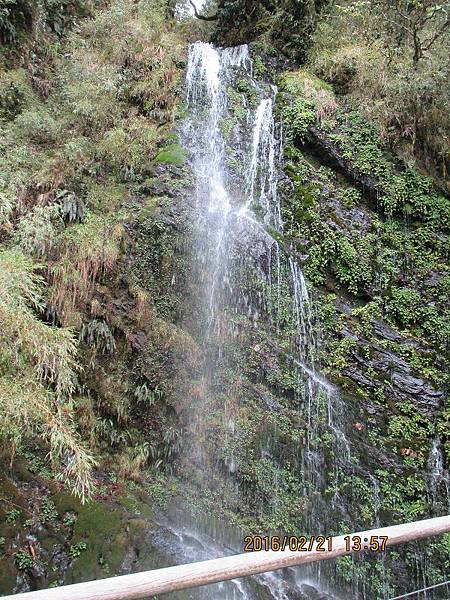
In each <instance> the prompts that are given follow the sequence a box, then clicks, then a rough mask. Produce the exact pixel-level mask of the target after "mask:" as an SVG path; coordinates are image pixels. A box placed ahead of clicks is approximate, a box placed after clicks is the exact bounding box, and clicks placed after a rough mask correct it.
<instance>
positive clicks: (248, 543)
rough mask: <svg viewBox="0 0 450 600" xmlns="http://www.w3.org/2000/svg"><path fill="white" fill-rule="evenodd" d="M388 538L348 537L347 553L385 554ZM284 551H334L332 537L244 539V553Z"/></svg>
mask: <svg viewBox="0 0 450 600" xmlns="http://www.w3.org/2000/svg"><path fill="white" fill-rule="evenodd" d="M387 541H388V536H383V535H380V536H378V535H376V536H375V535H374V536H371V537H370V538H362V537H361V536H359V535H346V536H345V537H344V543H345V551H346V552H359V551H364V550H369V551H371V552H384V550H385V548H386V543H387ZM269 550H271V551H274V552H278V551H281V552H282V551H284V550H290V551H291V552H311V551H316V552H331V551H332V550H333V537H332V536H323V535H318V536H314V535H311V536H293V535H291V536H287V535H285V536H277V535H274V536H269V535H265V536H262V535H248V536H246V537H245V538H244V552H261V551H269Z"/></svg>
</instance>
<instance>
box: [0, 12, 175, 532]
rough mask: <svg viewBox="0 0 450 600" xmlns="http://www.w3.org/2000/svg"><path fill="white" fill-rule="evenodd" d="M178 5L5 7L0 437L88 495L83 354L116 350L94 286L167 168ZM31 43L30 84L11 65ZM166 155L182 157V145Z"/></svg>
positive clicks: (0, 130) (0, 127)
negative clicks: (36, 449) (150, 180)
mask: <svg viewBox="0 0 450 600" xmlns="http://www.w3.org/2000/svg"><path fill="white" fill-rule="evenodd" d="M170 10H171V8H170V6H168V5H167V4H166V3H165V2H156V1H153V0H148V1H147V0H143V1H142V2H140V3H138V4H137V5H130V4H129V3H126V2H122V1H120V0H118V1H116V2H112V3H111V4H109V5H108V6H106V7H103V8H95V6H94V5H93V4H92V5H90V6H87V5H86V4H84V3H76V2H74V3H62V4H61V6H59V5H58V7H56V5H54V3H53V4H52V3H45V2H44V3H34V2H32V1H30V3H28V2H19V1H18V0H17V1H14V2H10V3H8V4H7V5H5V7H4V8H2V9H0V34H1V36H2V38H3V40H4V41H5V42H6V46H5V49H4V54H3V55H2V56H3V58H4V62H3V63H2V69H1V71H0V88H1V90H2V101H1V106H0V117H1V120H0V136H1V138H2V142H3V143H2V154H1V160H2V176H1V179H0V227H1V231H0V266H1V269H0V271H1V273H2V275H1V284H0V322H1V324H2V331H3V334H4V335H3V337H2V341H1V343H0V377H1V382H2V385H1V389H2V392H1V405H2V408H1V410H0V435H1V436H2V438H3V439H4V440H5V441H6V440H8V443H9V444H11V448H12V458H14V454H15V453H16V452H17V451H18V450H20V448H21V445H26V442H25V440H26V437H27V436H29V435H30V434H31V435H38V436H40V437H41V439H42V440H44V441H45V443H46V444H48V445H49V447H50V452H51V461H52V466H53V468H54V469H55V470H56V471H58V477H59V478H61V479H62V480H63V481H64V482H66V483H67V484H68V485H70V486H71V487H72V489H73V490H74V491H75V492H76V493H77V494H79V495H80V496H81V497H82V498H85V497H87V496H89V495H91V494H92V491H93V479H92V468H93V466H94V465H95V464H96V462H97V461H98V457H99V456H100V453H101V452H99V448H96V449H94V447H93V446H92V441H93V438H92V437H90V439H89V445H90V449H89V450H88V449H87V448H88V446H87V443H86V442H87V440H86V436H85V426H86V425H87V418H88V414H87V412H86V410H85V409H83V408H82V406H84V407H86V405H87V401H86V400H84V399H83V395H84V394H86V393H87V391H88V390H87V388H86V384H87V385H88V386H89V383H88V382H87V381H86V377H87V375H88V372H87V371H86V365H87V364H88V363H86V362H85V361H86V360H88V361H89V360H90V361H92V360H93V359H92V356H90V355H89V352H87V353H86V350H85V347H88V348H89V349H91V350H92V351H97V352H99V353H100V354H105V353H109V354H111V353H112V352H113V351H114V350H115V348H116V342H115V339H114V336H113V333H112V331H111V326H110V323H109V319H108V318H106V319H105V316H106V315H105V313H104V311H103V309H102V308H101V306H100V305H99V296H98V294H99V290H100V289H101V286H102V285H104V284H105V283H106V282H107V280H108V278H111V277H113V274H114V273H117V272H118V267H119V265H120V258H121V255H122V252H123V250H124V246H123V243H124V237H125V236H124V229H123V223H124V220H125V218H126V210H127V209H126V207H125V206H126V203H127V200H128V198H129V194H130V188H131V187H132V186H135V185H136V183H137V182H139V181H141V180H142V179H143V178H145V177H147V175H148V173H149V172H150V169H151V165H152V160H153V159H154V158H155V156H157V155H158V156H159V161H160V162H167V160H168V158H167V156H166V157H165V158H164V156H165V155H164V152H160V153H159V154H158V147H159V146H160V145H161V144H162V143H163V141H164V139H165V136H166V134H167V130H168V129H169V128H170V124H171V122H172V120H173V118H174V116H175V104H176V96H177V89H178V88H177V85H178V78H179V73H180V70H179V68H178V65H179V64H180V59H181V56H182V53H183V49H184V45H183V44H184V42H183V41H182V40H181V39H180V37H179V35H178V33H177V31H176V30H175V29H174V28H173V27H172V25H171V23H170V22H166V17H167V16H168V15H169V14H170ZM81 16H83V17H84V18H83V19H81V20H79V19H80V17H81ZM86 17H87V18H86ZM75 22H77V27H76V31H71V27H72V25H73V24H74V23H75ZM37 24H39V25H37ZM41 27H42V28H41ZM32 43H34V44H35V47H36V49H37V50H36V52H37V57H34V58H33V57H32V56H31V55H30V57H29V59H30V61H32V60H35V61H36V64H37V65H38V67H37V70H36V72H35V73H34V75H33V77H31V75H30V72H29V71H27V70H26V69H24V68H22V67H18V66H17V65H16V62H17V57H16V53H17V52H18V51H22V52H24V53H25V56H27V52H28V48H29V46H28V45H29V44H30V45H31V44H32ZM19 49H20V50H19ZM169 148H170V152H168V151H166V154H167V152H168V153H169V154H170V156H169V158H170V157H172V159H173V160H174V161H175V159H176V161H177V162H179V161H180V160H181V155H182V152H181V150H180V151H179V150H176V151H175V149H174V148H175V147H174V146H170V147H169ZM158 156H157V158H156V161H157V162H158ZM95 307H97V308H95ZM61 325H62V327H61ZM86 354H87V356H86ZM90 411H91V412H90V417H89V418H90V419H91V425H92V421H96V420H97V419H98V415H94V414H93V408H91V409H90ZM92 433H93V430H92V428H91V435H92ZM95 454H97V457H94V455H95ZM63 456H64V457H66V458H65V460H64V466H63V465H61V464H60V465H59V466H58V461H59V460H60V459H61V458H62V457H63ZM67 457H70V460H68V459H67ZM47 512H48V511H47ZM50 512H51V511H50ZM49 515H50V513H48V514H47V513H46V512H45V511H44V513H43V517H44V520H45V519H46V518H50V516H49Z"/></svg>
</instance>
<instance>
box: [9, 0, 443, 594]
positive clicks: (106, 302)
mask: <svg viewBox="0 0 450 600" xmlns="http://www.w3.org/2000/svg"><path fill="white" fill-rule="evenodd" d="M400 4H402V3H400ZM174 5H175V3H174V2H172V1H171V0H167V1H166V0H138V1H137V2H135V3H130V2H128V1H126V0H112V1H108V2H106V3H104V2H102V3H100V2H96V1H92V2H79V1H78V0H70V1H67V2H66V1H65V0H64V1H63V2H58V3H55V2H53V1H50V0H48V1H47V0H42V1H41V0H40V1H39V2H35V1H34V0H7V1H6V2H3V4H1V2H0V41H2V42H3V46H2V49H1V51H0V140H1V144H0V145H1V150H0V161H1V165H2V169H1V173H0V329H1V332H2V335H1V339H0V443H1V446H2V453H1V456H0V460H1V462H2V465H4V467H5V468H4V469H2V473H3V472H4V474H3V475H2V477H1V478H0V491H1V494H0V497H1V499H2V507H0V534H1V535H0V552H1V554H2V574H1V575H0V587H1V588H2V589H3V588H5V589H8V590H9V589H11V590H12V589H13V588H14V586H15V585H16V582H17V575H18V571H20V577H21V578H23V581H28V579H30V580H31V577H32V576H33V577H34V572H35V571H36V573H39V574H40V573H44V575H42V581H44V580H45V584H46V585H47V584H48V585H55V584H58V583H60V581H61V580H64V582H65V583H73V582H77V581H80V580H84V579H95V578H100V577H105V576H106V575H111V576H113V575H116V574H118V573H119V572H121V570H123V569H125V568H126V565H128V564H129V563H130V560H131V561H132V562H133V561H134V558H133V556H134V554H133V553H135V555H136V556H139V558H140V559H141V558H142V557H143V558H142V562H141V563H140V566H144V567H147V568H152V567H154V566H155V564H158V560H160V559H159V558H155V556H154V555H153V554H152V552H153V550H148V548H147V546H148V545H149V544H148V540H149V539H150V538H153V537H154V536H153V532H152V529H153V527H154V526H155V524H154V521H153V519H154V514H153V511H154V510H155V509H159V510H166V509H169V508H170V507H171V506H172V503H174V504H175V505H176V504H177V503H178V502H179V501H180V498H182V500H183V502H184V503H186V506H187V507H188V509H190V510H191V512H192V515H193V516H194V517H197V518H199V519H203V518H204V515H205V514H211V515H216V516H218V517H220V518H221V519H222V520H224V521H226V522H228V523H229V524H230V526H232V527H235V528H237V529H240V530H242V531H252V532H258V531H261V532H263V531H264V532H267V531H284V532H288V533H289V534H294V533H304V530H305V528H306V527H307V526H308V519H307V515H310V514H312V513H314V512H315V511H316V513H317V514H318V512H319V511H320V510H321V511H322V514H323V515H324V522H325V519H326V522H327V523H328V525H329V529H330V533H341V532H344V531H348V530H349V528H350V527H356V524H357V525H358V527H361V528H366V527H367V528H368V527H370V526H372V525H373V524H374V522H375V521H376V519H378V518H380V519H381V520H382V521H386V522H387V521H389V522H402V521H406V520H414V519H420V518H425V517H426V516H429V515H430V514H431V513H432V512H433V514H434V513H439V512H443V511H444V510H445V505H444V501H445V499H443V498H442V497H441V496H440V495H439V493H438V492H435V491H434V490H432V489H431V488H432V486H431V484H430V478H429V474H428V473H427V468H428V465H429V460H430V449H431V447H432V442H433V440H434V439H435V437H436V434H438V435H439V436H440V441H441V447H442V450H443V452H444V455H445V456H444V461H445V466H448V464H449V461H450V436H449V424H450V404H449V403H448V402H449V401H448V399H447V400H446V399H445V397H444V394H443V390H445V389H446V388H448V384H449V383H450V380H449V372H450V370H449V360H448V348H449V346H448V344H449V339H450V325H449V323H450V313H449V307H448V297H449V293H450V267H449V264H448V233H449V232H448V228H449V224H450V212H449V202H448V197H447V196H445V195H444V193H443V192H442V189H443V188H444V182H443V180H444V179H445V176H446V173H447V168H448V153H447V148H446V144H447V141H448V139H447V136H448V132H447V130H448V106H447V99H446V97H445V93H446V87H445V85H446V81H445V76H446V68H447V62H446V61H447V54H448V53H447V51H446V47H447V37H446V32H447V27H448V25H447V21H446V15H445V10H446V9H445V6H444V5H441V4H436V3H431V2H422V1H418V2H414V3H413V4H411V3H408V11H407V13H406V21H405V13H404V12H402V11H401V10H399V11H397V10H396V8H399V7H398V3H397V4H395V3H394V5H392V3H391V4H389V3H387V2H385V1H384V0H377V1H376V2H366V1H365V0H359V1H358V2H353V1H351V0H345V1H343V2H339V3H338V2H334V1H329V2H322V1H316V2H314V3H310V2H303V1H300V2H294V1H293V0H279V1H278V0H277V1H275V2H249V1H248V0H227V1H226V2H225V1H222V0H218V1H217V2H211V3H208V4H207V5H206V9H205V10H206V13H207V14H209V15H211V14H215V12H216V9H217V19H214V20H212V21H209V22H208V23H207V24H200V25H198V24H197V25H194V24H193V23H192V22H191V21H189V20H187V21H186V22H184V23H182V22H181V23H180V22H177V21H176V20H175V19H173V11H174ZM197 32H199V35H200V37H202V39H206V37H208V36H212V37H213V39H214V40H215V41H221V42H224V43H233V44H235V43H238V42H248V41H250V40H253V43H252V44H251V47H250V50H251V54H252V58H253V65H254V71H253V73H254V75H255V76H257V77H258V78H261V80H263V81H264V85H265V86H266V89H267V90H269V89H270V86H269V84H270V83H275V82H277V83H278V89H279V90H280V94H279V95H278V97H277V105H276V110H277V111H278V113H277V114H278V116H279V117H280V121H281V120H282V121H283V139H284V141H285V157H284V158H285V161H284V166H285V174H286V177H281V178H280V186H279V187H280V189H279V192H280V197H281V198H282V219H283V222H284V228H283V232H282V233H280V232H278V231H277V232H274V231H270V234H271V235H273V237H274V238H275V239H276V240H277V242H278V243H279V246H280V249H282V251H284V252H286V254H287V255H289V256H294V257H295V258H296V260H298V262H299V264H301V266H302V270H303V272H304V274H305V277H306V279H307V285H308V288H309V291H310V297H311V302H312V304H313V305H314V310H313V311H312V315H311V319H312V326H313V328H314V330H315V331H316V332H318V337H320V338H321V339H320V344H319V343H317V344H316V343H315V341H314V343H311V344H310V346H311V347H310V348H308V349H307V350H306V351H305V356H303V357H302V359H304V360H305V363H307V364H308V365H309V364H311V363H312V362H313V361H314V365H315V368H317V369H319V368H320V370H321V371H323V372H324V373H326V375H327V376H328V377H329V378H330V380H332V381H334V382H335V383H336V384H337V385H338V386H339V390H340V392H341V394H342V404H343V407H344V409H343V410H344V411H345V414H344V415H343V416H342V419H343V421H345V426H346V428H347V434H348V437H349V438H350V440H351V445H352V458H351V460H349V461H347V462H346V461H345V460H344V461H342V463H343V464H340V462H339V461H336V460H335V455H336V453H337V452H339V451H342V448H338V447H337V446H336V444H335V440H334V438H333V436H332V435H331V433H330V423H329V419H330V413H329V411H330V410H331V409H330V406H329V402H330V399H329V397H328V395H327V393H326V391H325V390H320V391H318V392H317V397H316V402H315V405H314V407H313V408H314V414H313V415H311V412H309V411H310V410H311V409H310V408H309V407H308V406H306V402H305V401H304V398H305V397H306V395H305V389H306V386H307V385H309V382H308V381H307V379H306V378H305V377H304V376H303V375H302V372H301V369H299V368H297V366H295V364H294V363H293V359H292V356H291V353H292V348H293V347H294V346H295V347H297V346H296V344H297V340H296V339H294V338H296V336H298V328H297V325H296V322H295V319H294V317H293V310H292V290H290V289H289V284H288V283H287V281H288V277H287V273H288V269H289V266H288V264H287V262H283V260H284V259H280V263H279V265H277V266H278V267H279V269H280V272H279V273H277V274H275V273H274V272H273V273H271V274H270V275H269V276H268V277H269V278H267V277H266V278H265V277H262V276H261V272H260V271H259V270H258V269H256V268H255V265H254V262H253V260H250V259H249V260H247V257H245V256H244V257H242V260H241V261H240V262H239V265H238V268H236V269H235V271H236V272H235V273H234V274H233V277H230V281H229V282H228V283H229V285H230V288H232V289H235V290H239V291H240V294H241V297H242V298H244V297H245V298H249V299H257V300H256V305H257V306H258V327H255V321H254V320H253V319H252V318H250V317H249V315H248V312H247V309H244V308H243V307H242V309H241V308H237V307H236V310H235V311H227V310H225V311H224V314H223V315H221V317H222V318H223V322H224V323H225V322H226V324H227V327H223V329H222V328H221V331H220V338H221V339H220V344H221V347H220V350H221V351H220V352H218V349H217V348H215V347H213V348H210V347H205V345H204V344H203V343H200V342H199V339H200V333H199V332H201V331H202V327H203V321H202V313H201V307H199V306H198V305H197V304H196V303H195V302H192V298H196V297H197V296H199V294H198V287H197V286H198V285H199V284H198V282H199V281H200V280H201V277H202V273H200V270H201V268H200V269H199V271H196V267H195V266H193V264H192V260H191V256H190V248H192V245H193V238H192V235H191V231H190V227H191V221H192V214H191V213H190V212H189V211H190V210H191V207H192V204H193V203H192V195H193V185H194V182H193V174H192V172H191V170H190V165H189V161H188V160H187V158H188V156H187V152H186V150H185V149H184V148H183V147H182V146H181V145H180V142H179V140H178V137H177V135H176V134H174V130H177V129H178V128H177V123H176V119H178V118H180V115H182V111H183V110H184V107H183V106H182V103H181V102H180V97H181V94H182V85H180V84H181V82H182V76H183V69H184V67H185V56H186V44H187V41H186V40H187V39H192V38H193V37H194V34H195V36H196V35H197ZM280 51H281V52H282V53H283V54H280ZM286 57H289V58H290V59H291V60H292V59H294V60H296V61H301V62H302V64H297V65H296V66H295V67H294V66H293V63H292V62H289V63H288V62H287V61H286ZM305 61H306V62H305ZM287 65H289V69H291V70H289V71H286V72H282V73H280V71H282V70H284V69H286V68H288V67H287ZM227 85H229V87H228V89H227V96H228V107H229V115H228V118H227V119H225V120H224V121H223V122H222V123H221V125H220V126H221V128H222V133H223V136H224V140H225V143H226V145H227V146H229V147H232V146H233V144H234V142H235V139H236V138H238V137H239V136H240V135H241V133H242V132H244V131H245V127H248V126H249V122H248V107H252V108H254V107H255V106H257V104H258V102H259V100H260V97H259V93H258V90H257V89H256V88H255V86H254V85H252V82H251V79H250V77H249V75H248V74H245V73H242V74H236V77H235V79H234V81H229V82H228V83H227ZM318 147H319V151H318V150H317V148H318ZM227 149H228V148H227ZM330 165H331V166H330ZM228 167H229V169H230V173H232V174H235V173H242V171H243V169H245V168H246V164H245V161H242V160H241V154H240V153H239V152H233V153H231V152H230V159H229V163H228ZM425 167H427V168H426V169H425ZM255 214H258V216H259V214H260V213H258V211H257V210H256V209H255ZM198 242H199V243H201V240H198ZM282 254H283V253H282V252H281V251H280V257H282ZM235 259H236V257H235V256H230V260H232V261H235ZM236 262H238V261H236ZM266 266H267V265H259V267H261V270H263V271H265V270H266ZM230 270H231V269H230ZM283 270H285V271H286V273H284V271H283ZM278 275H280V277H279V279H278V280H277V276H278ZM284 275H286V276H285V277H284ZM270 277H271V279H270ZM269 279H270V281H269ZM280 281H283V283H282V284H280ZM261 299H265V301H264V302H261ZM266 301H267V302H266ZM260 304H261V305H260ZM294 341H295V344H294ZM302 341H303V340H300V342H302ZM210 343H211V346H213V343H212V342H211V341H210V340H208V341H207V342H206V345H208V344H210ZM208 353H209V355H211V356H214V360H215V361H216V363H215V368H214V372H213V375H211V377H212V379H213V383H212V386H211V388H212V389H213V392H214V393H213V394H211V395H210V396H208V394H207V393H206V392H205V381H204V379H205V377H204V370H203V367H202V365H203V364H204V362H205V355H208ZM405 390H406V391H405ZM199 403H203V405H204V412H203V413H202V418H201V419H199V421H201V422H200V423H199V424H198V427H199V429H200V432H199V433H198V434H197V435H199V436H201V438H202V448H203V447H204V448H205V456H206V458H204V457H199V456H198V455H197V450H198V449H197V448H193V449H192V448H189V447H188V445H189V444H188V442H187V441H186V440H189V428H190V427H193V426H194V425H195V426H197V425H196V424H193V423H192V422H190V420H189V419H187V418H186V414H189V415H190V414H191V412H190V411H191V409H192V407H195V406H196V405H197V404H199ZM311 416H312V417H313V418H311ZM306 448H307V449H308V451H310V452H312V454H314V452H315V451H317V456H320V457H322V459H321V460H323V462H321V463H320V465H318V466H317V471H318V474H317V477H319V476H320V478H322V479H323V481H321V482H320V483H319V482H316V481H314V480H313V478H312V477H309V478H308V477H307V476H306V475H307V474H306V473H305V471H304V469H305V462H304V460H303V459H302V455H304V452H305V451H306V450H305V449H306ZM191 450H192V452H191ZM353 450H354V451H355V452H354V453H353ZM208 460H209V461H210V464H206V463H205V462H203V461H206V462H207V461H208ZM198 464H201V466H202V468H201V469H199V468H198ZM343 465H344V466H345V468H344V466H343ZM11 473H12V475H11ZM224 473H227V475H226V476H224ZM437 485H440V483H438V484H437ZM322 486H323V487H324V488H325V489H324V491H323V493H320V492H319V490H320V489H322ZM3 500H4V501H5V505H4V506H3ZM331 505H332V506H333V511H329V510H327V507H329V506H331ZM336 507H337V508H336ZM335 509H336V510H335ZM338 510H340V512H341V514H340V516H339V517H336V514H337V512H338ZM335 513H336V514H335ZM331 530H332V531H331ZM310 533H315V532H310ZM26 536H27V537H26ZM29 538H30V539H29ZM31 539H32V541H30V540H31ZM449 540H450V537H449V536H443V537H442V538H440V539H438V540H434V541H431V542H430V543H428V544H424V545H423V546H422V547H421V548H420V552H421V554H422V555H423V556H424V557H425V564H426V565H427V570H428V572H427V574H426V577H427V581H428V580H429V581H430V582H439V581H442V580H443V579H444V577H445V576H446V570H447V571H448V568H449V564H448V560H447V558H446V557H447V555H448V551H449ZM28 542H29V543H28ZM33 544H36V547H35V546H34V545H33ZM55 549H56V550H57V553H58V555H61V556H62V557H63V558H64V560H60V559H59V558H58V560H60V563H58V564H57V561H56V560H55V558H54V557H55V556H56V554H55ZM35 550H37V551H36V552H35ZM443 557H444V558H443ZM146 561H147V562H146ZM63 563H64V566H60V565H62V564H63ZM135 564H136V563H135V562H133V565H135ZM4 565H5V568H4V569H3V566H4ZM416 570H417V564H416V557H415V555H414V553H413V552H412V551H410V550H401V551H399V552H398V553H392V554H390V555H389V556H388V557H386V559H385V560H381V559H378V558H377V557H375V558H373V559H372V560H366V561H365V562H361V561H358V560H352V559H350V558H349V557H345V558H343V559H340V560H339V561H337V563H336V574H337V577H338V579H339V580H340V581H341V582H343V583H344V584H350V583H352V582H353V583H354V584H355V585H358V586H359V585H362V584H364V585H365V586H366V589H370V593H373V594H374V597H375V596H376V597H377V598H381V597H383V594H384V595H385V594H386V593H388V591H389V594H391V595H394V592H395V591H396V589H397V588H396V577H397V574H398V573H400V572H403V573H408V575H409V574H411V573H413V574H414V576H416ZM3 571H4V574H3ZM419 574H420V576H421V575H422V574H421V573H419ZM419 574H418V575H417V576H419ZM27 578H28V579H27ZM355 582H356V583H355ZM24 585H25V584H24ZM33 585H34V583H33ZM14 589H16V588H14ZM358 589H360V588H358ZM361 589H362V588H361Z"/></svg>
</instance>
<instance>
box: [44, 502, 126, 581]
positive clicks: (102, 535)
mask: <svg viewBox="0 0 450 600" xmlns="http://www.w3.org/2000/svg"><path fill="white" fill-rule="evenodd" d="M55 504H56V502H55ZM56 505H57V506H58V505H59V507H60V506H61V503H59V502H58V504H56ZM69 506H70V504H67V503H66V504H65V508H67V509H69ZM60 510H61V508H60ZM70 510H74V505H73V504H72V505H71V506H70ZM76 512H77V520H76V522H75V525H74V529H73V537H72V540H71V544H72V546H73V547H78V546H77V544H79V543H83V544H86V549H85V550H83V551H82V552H80V553H79V556H77V557H76V558H75V559H74V561H73V563H72V565H71V567H69V570H68V572H67V575H66V578H65V581H66V583H76V582H79V581H89V580H93V579H100V578H101V577H102V576H104V574H103V571H102V567H101V565H100V564H99V560H100V558H104V559H105V560H106V561H107V562H108V564H109V565H110V566H111V569H112V571H113V572H115V573H117V572H118V571H119V567H120V564H121V561H122V560H123V556H124V554H125V552H126V550H127V545H126V541H127V539H126V535H125V534H124V528H125V522H124V515H123V511H121V510H119V509H115V508H112V507H111V506H110V505H107V504H100V503H95V502H90V503H88V504H86V505H84V506H79V507H78V511H76ZM77 554H78V553H77Z"/></svg>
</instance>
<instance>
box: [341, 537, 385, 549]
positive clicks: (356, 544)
mask: <svg viewBox="0 0 450 600" xmlns="http://www.w3.org/2000/svg"><path fill="white" fill-rule="evenodd" d="M388 539H389V536H388V535H372V536H370V537H361V536H360V535H346V536H344V543H345V550H346V551H347V552H359V551H360V550H370V551H371V552H384V550H385V549H386V544H387V542H388Z"/></svg>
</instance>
